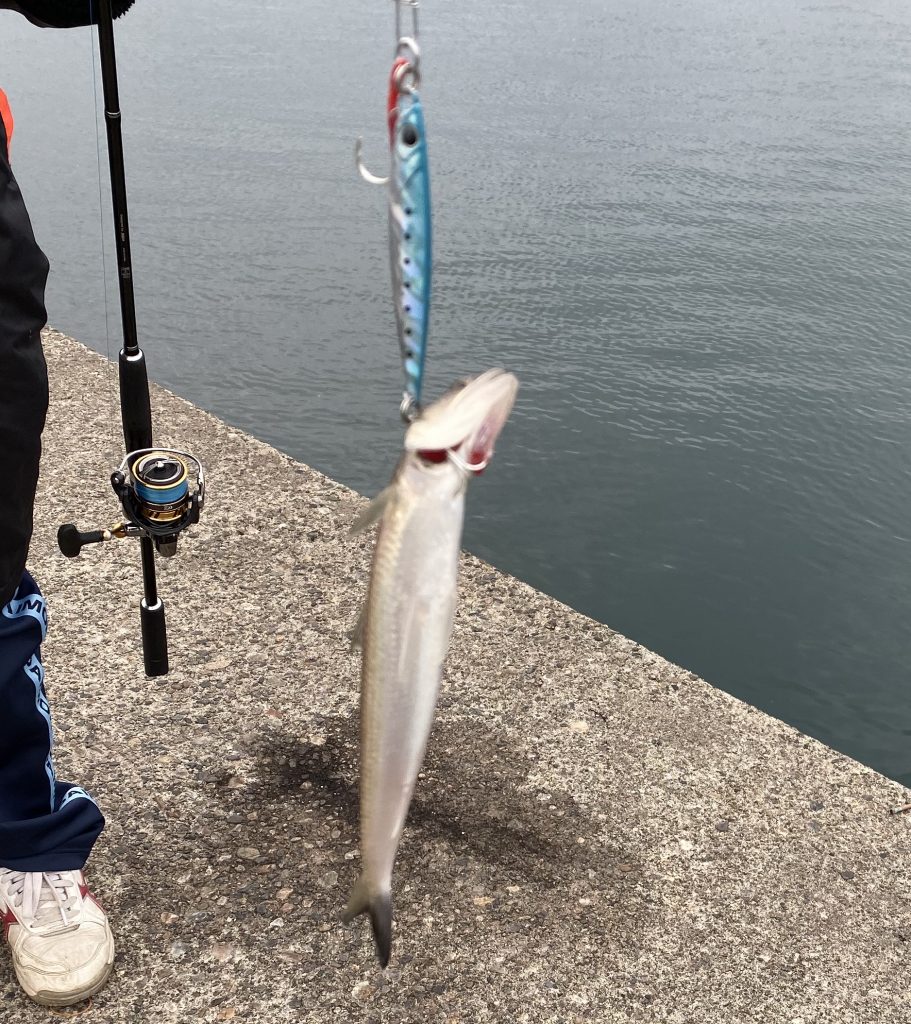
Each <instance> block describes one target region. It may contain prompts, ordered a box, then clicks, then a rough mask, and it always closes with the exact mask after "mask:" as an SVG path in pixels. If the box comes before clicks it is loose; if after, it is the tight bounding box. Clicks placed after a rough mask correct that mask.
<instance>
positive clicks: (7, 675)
mask: <svg viewBox="0 0 911 1024" xmlns="http://www.w3.org/2000/svg"><path fill="white" fill-rule="evenodd" d="M46 633H47V609H46V606H45V602H44V598H43V597H42V595H41V592H40V591H39V590H38V587H37V585H36V584H35V581H34V580H33V579H32V578H31V576H29V574H28V573H25V574H24V575H23V577H22V582H21V583H20V584H19V587H18V589H17V590H16V593H15V595H14V596H13V598H12V600H11V601H9V603H8V604H6V605H4V606H3V608H0V867H6V868H15V869H17V870H19V871H71V870H76V869H79V868H81V867H82V866H83V865H84V864H85V862H86V860H87V859H88V856H89V853H90V852H91V849H92V845H93V844H94V842H95V840H96V839H97V838H98V835H99V834H100V832H101V830H102V828H103V827H104V818H103V817H102V814H101V811H100V810H99V809H98V807H97V805H96V804H95V801H94V800H93V799H92V797H91V796H89V794H88V793H86V791H85V790H84V789H82V788H81V787H79V786H73V785H71V784H70V783H68V782H60V781H58V780H57V777H56V774H55V772H54V761H53V756H52V750H53V731H52V727H51V713H50V708H49V706H48V701H47V693H46V691H45V688H44V667H43V666H42V664H41V642H42V640H44V638H45V635H46Z"/></svg>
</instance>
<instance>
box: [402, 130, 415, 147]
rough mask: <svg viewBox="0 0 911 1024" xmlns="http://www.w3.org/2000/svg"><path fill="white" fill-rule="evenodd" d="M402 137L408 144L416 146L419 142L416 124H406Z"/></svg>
mask: <svg viewBox="0 0 911 1024" xmlns="http://www.w3.org/2000/svg"><path fill="white" fill-rule="evenodd" d="M401 138H402V142H404V143H405V145H406V146H408V147H411V146H416V145H417V144H418V138H419V136H418V132H417V129H416V128H415V126H414V125H413V124H406V125H405V127H404V128H402V136H401Z"/></svg>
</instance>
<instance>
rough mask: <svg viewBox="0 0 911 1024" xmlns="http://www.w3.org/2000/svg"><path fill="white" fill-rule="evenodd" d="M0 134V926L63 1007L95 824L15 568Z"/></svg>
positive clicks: (72, 981)
mask: <svg viewBox="0 0 911 1024" xmlns="http://www.w3.org/2000/svg"><path fill="white" fill-rule="evenodd" d="M3 113H4V112H3V109H2V104H0V115H2V114H3ZM7 132H8V119H7V118H6V117H3V116H0V923H2V925H3V933H4V938H5V939H6V941H7V942H8V943H9V945H10V947H11V949H12V954H13V965H14V967H15V970H16V976H17V977H18V979H19V982H20V984H21V985H22V987H23V988H24V989H25V991H26V993H27V994H28V995H29V996H31V997H32V998H33V999H35V1000H37V1001H39V1002H42V1003H46V1004H49V1005H58V1006H63V1005H67V1004H69V1003H72V1002H76V1001H78V1000H80V999H85V998H87V997H88V996H89V995H91V994H92V993H93V992H95V991H97V990H98V989H99V988H100V987H101V986H102V985H103V984H104V982H105V980H106V979H107V976H108V974H109V973H110V969H111V964H112V962H113V958H114V943H113V939H112V937H111V931H110V927H109V926H108V922H107V917H106V916H105V914H104V911H103V910H102V909H101V907H100V906H99V905H98V904H97V903H96V902H95V901H94V899H93V898H92V896H91V894H90V893H89V891H88V889H87V887H86V885H85V879H84V877H83V875H82V870H81V869H82V867H83V865H84V864H85V861H86V858H87V857H88V855H89V852H90V851H91V848H92V844H93V843H94V841H95V839H96V838H97V837H98V834H99V833H100V832H101V829H102V827H103V825H104V819H103V817H102V816H101V812H100V811H99V810H98V808H97V807H96V805H95V803H94V801H93V800H92V799H91V797H89V795H88V794H87V793H86V792H85V791H84V790H83V789H81V788H79V787H77V786H70V785H68V784H67V783H61V782H57V780H56V777H55V774H54V763H53V759H52V756H51V749H52V746H53V733H52V727H51V718H50V708H49V705H48V702H47V693H46V691H45V687H44V668H43V666H42V664H41V642H42V641H43V639H44V636H45V633H46V630H47V614H46V608H45V603H44V598H43V597H42V596H41V593H40V591H39V590H38V587H37V586H36V584H35V582H34V580H33V579H32V578H31V576H29V574H28V573H27V572H26V571H25V560H26V555H27V554H28V546H29V541H30V539H31V533H32V510H33V505H34V500H35V488H36V486H37V481H38V462H39V458H40V454H41V431H42V430H43V428H44V419H45V415H46V412H47V370H46V367H45V363H44V355H43V353H42V351H41V337H40V331H41V328H42V326H43V325H44V322H45V319H46V314H45V309H44V286H45V281H46V279H47V271H48V265H47V260H46V259H45V257H44V254H43V253H42V252H41V250H40V249H39V248H38V245H37V243H36V242H35V238H34V235H33V233H32V228H31V224H30V223H29V219H28V214H27V213H26V210H25V204H24V202H23V200H22V196H21V194H20V192H19V188H18V186H17V184H16V181H15V178H14V177H13V174H12V170H11V169H10V165H9V151H8V145H7Z"/></svg>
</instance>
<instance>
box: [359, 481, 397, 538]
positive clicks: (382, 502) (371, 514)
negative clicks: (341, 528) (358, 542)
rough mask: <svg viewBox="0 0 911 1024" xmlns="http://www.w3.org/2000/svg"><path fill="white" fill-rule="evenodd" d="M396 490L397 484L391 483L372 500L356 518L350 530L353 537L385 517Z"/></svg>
mask: <svg viewBox="0 0 911 1024" xmlns="http://www.w3.org/2000/svg"><path fill="white" fill-rule="evenodd" d="M394 492H395V485H394V484H389V486H388V487H384V488H383V489H382V490H381V491H380V493H379V494H378V495H377V496H376V497H375V498H374V499H373V501H371V502H370V504H369V505H368V506H367V507H366V508H365V509H364V511H363V512H361V514H360V515H359V516H358V517H357V519H355V520H354V523H353V524H352V526H351V530H350V531H349V532H350V534H351V536H352V537H356V536H357V535H358V534H359V533H363V532H364V530H369V529H370V527H371V526H373V524H374V523H378V522H379V521H380V519H382V518H383V513H384V512H385V511H386V506H387V505H388V504H389V500H390V498H391V497H392V495H393V493H394Z"/></svg>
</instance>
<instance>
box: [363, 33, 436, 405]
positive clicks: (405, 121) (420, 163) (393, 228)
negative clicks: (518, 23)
mask: <svg viewBox="0 0 911 1024" xmlns="http://www.w3.org/2000/svg"><path fill="white" fill-rule="evenodd" d="M419 84H420V51H419V48H418V44H417V42H416V40H414V39H411V38H408V37H405V38H402V39H400V40H399V45H398V49H397V54H396V58H395V61H394V62H393V65H392V71H391V72H390V75H389V95H388V100H387V122H388V129H389V152H390V171H389V175H388V176H387V177H378V176H376V175H374V174H371V173H370V172H369V171H368V170H367V169H366V168H365V167H364V165H363V161H362V160H361V140H360V139H359V140H358V143H357V146H356V162H357V166H358V169H359V171H360V173H361V176H362V177H363V178H364V179H365V180H366V181H368V182H370V183H371V184H378V185H385V186H387V196H388V208H389V267H390V270H391V276H392V301H393V306H394V309H395V322H396V329H397V332H398V339H399V350H400V353H401V358H402V368H403V370H404V375H405V394H404V405H403V411H404V413H406V414H407V415H408V416H409V417H410V416H411V415H412V414H413V413H416V412H417V411H419V410H420V407H421V392H422V388H423V381H424V364H425V362H426V357H427V334H428V331H429V329H430V295H431V281H432V272H433V225H432V218H431V201H430V163H429V159H428V154H427V131H426V127H425V121H424V106H423V103H422V102H421V96H420V93H419V91H418V86H419Z"/></svg>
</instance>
